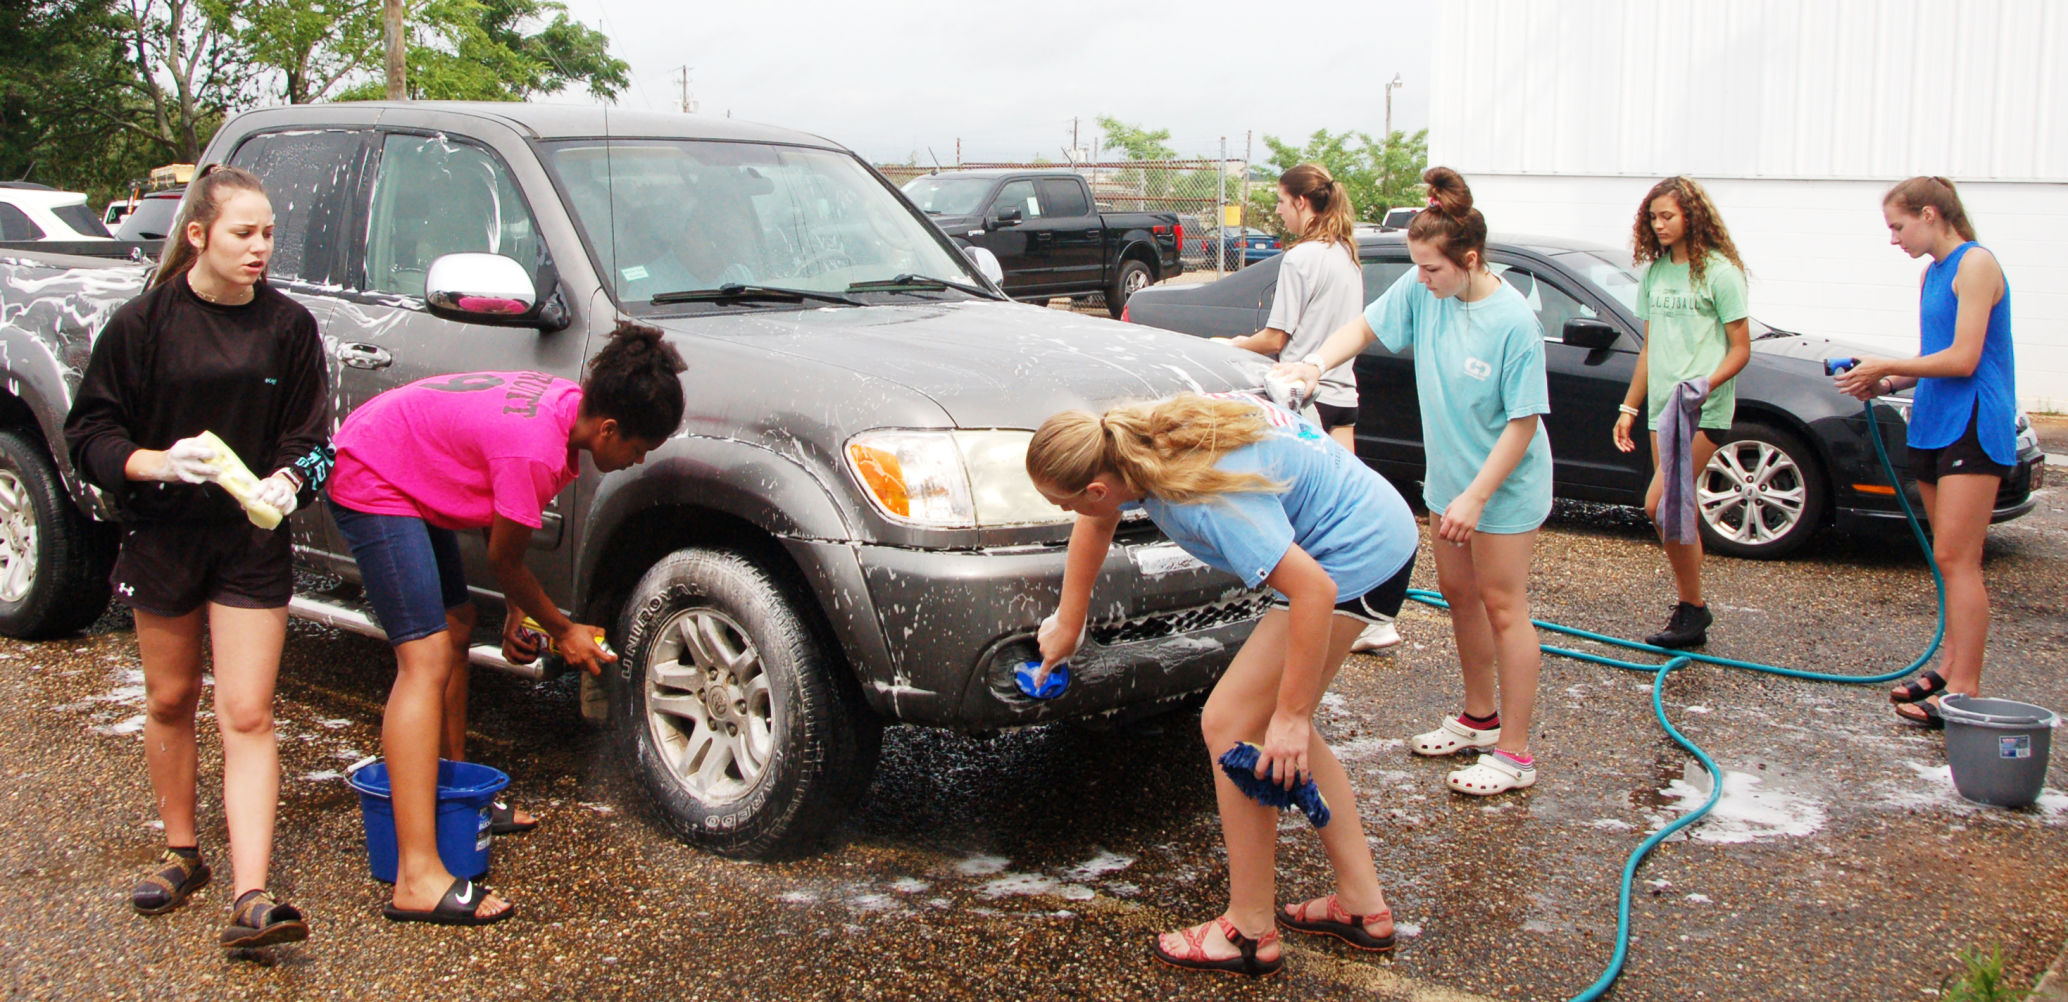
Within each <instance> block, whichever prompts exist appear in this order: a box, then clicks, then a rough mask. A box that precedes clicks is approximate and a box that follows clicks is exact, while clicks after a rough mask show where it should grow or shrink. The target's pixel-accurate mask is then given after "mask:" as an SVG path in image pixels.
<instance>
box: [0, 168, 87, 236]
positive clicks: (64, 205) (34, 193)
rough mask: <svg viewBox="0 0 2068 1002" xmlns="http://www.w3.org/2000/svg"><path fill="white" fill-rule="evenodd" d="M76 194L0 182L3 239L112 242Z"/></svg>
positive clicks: (84, 198) (0, 214) (0, 233)
mask: <svg viewBox="0 0 2068 1002" xmlns="http://www.w3.org/2000/svg"><path fill="white" fill-rule="evenodd" d="M112 239H114V236H113V235H112V234H110V233H109V232H108V228H107V227H106V226H103V225H101V221H100V217H99V216H97V215H95V214H94V211H93V209H91V208H89V207H88V206H87V204H86V196H85V195H82V194H80V193H79V192H76V191H58V190H57V189H55V188H50V187H47V186H44V185H40V184H30V183H27V182H23V181H9V182H0V240H112Z"/></svg>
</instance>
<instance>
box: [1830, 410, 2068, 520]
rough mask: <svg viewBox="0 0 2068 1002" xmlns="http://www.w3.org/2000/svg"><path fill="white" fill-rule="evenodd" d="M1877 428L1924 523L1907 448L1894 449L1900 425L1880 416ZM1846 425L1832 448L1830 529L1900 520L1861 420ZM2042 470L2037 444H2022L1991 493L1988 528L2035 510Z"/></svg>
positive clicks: (2026, 441) (1892, 417)
mask: <svg viewBox="0 0 2068 1002" xmlns="http://www.w3.org/2000/svg"><path fill="white" fill-rule="evenodd" d="M1884 410H1885V408H1884ZM1880 424H1881V427H1882V433H1883V435H1884V436H1885V438H1884V441H1886V442H1889V443H1891V445H1890V446H1889V462H1890V463H1892V464H1893V465H1894V466H1895V468H1896V475H1897V476H1898V477H1899V478H1900V480H1901V483H1902V490H1903V492H1904V494H1905V495H1906V496H1907V497H1908V498H1909V499H1910V505H1911V507H1913V508H1915V509H1917V514H1918V517H1919V518H1923V517H1924V508H1923V504H1924V499H1923V497H1922V496H1921V495H1919V494H1918V491H1917V481H1916V480H1914V479H1912V478H1911V476H1910V471H1909V460H1910V455H1909V449H1908V448H1906V447H1904V446H1903V445H1901V444H1895V443H1901V442H1902V441H1903V439H1904V431H1905V428H1904V425H1903V422H1902V420H1901V419H1900V418H1898V417H1896V416H1895V414H1894V412H1893V411H1889V412H1888V413H1886V414H1883V415H1881V418H1880ZM1846 425H1847V428H1848V430H1849V431H1850V432H1851V433H1852V434H1851V435H1849V436H1847V437H1846V438H1845V439H1844V443H1843V446H1842V447H1839V448H1836V449H1834V451H1835V452H1836V453H1837V454H1836V455H1834V456H1833V457H1832V458H1833V462H1832V466H1831V468H1832V470H1833V474H1834V475H1833V478H1832V479H1833V484H1832V488H1833V492H1832V496H1833V509H1832V523H1833V525H1834V526H1835V527H1836V528H1838V529H1840V530H1844V531H1851V530H1857V529H1868V528H1874V527H1880V526H1886V525H1888V524H1889V523H1891V522H1901V521H1903V509H1902V507H1901V506H1899V505H1898V504H1897V503H1896V497H1895V494H1894V492H1892V491H1890V490H1889V489H1888V474H1887V472H1885V471H1884V470H1883V469H1882V468H1881V461H1880V458H1879V457H1877V456H1876V455H1875V453H1874V446H1873V443H1871V442H1870V441H1868V440H1867V438H1866V432H1867V423H1866V421H1865V420H1864V419H1862V418H1859V417H1853V418H1851V419H1849V420H1848V421H1847V422H1846ZM1827 441H1828V439H1827ZM2045 468H2046V454H2045V453H2044V452H2042V451H2041V450H2040V448H2039V445H2038V443H2037V441H2036V440H2031V439H2021V440H2020V442H2019V449H2018V458H2017V465H2016V466H2014V467H2012V469H2011V474H2010V476H2007V477H2005V478H2003V483H2002V485H2001V486H1999V487H1998V488H1997V490H1996V503H1995V504H1994V505H1993V506H1992V507H1991V511H1990V515H1989V521H1990V523H1991V524H1994V523H1997V522H2008V521H2010V520H2011V519H2014V518H2019V517H2022V516H2024V515H2025V514H2027V513H2029V512H2031V511H2032V509H2033V508H2035V507H2037V506H2038V501H2037V500H2036V499H2035V498H2034V497H2033V493H2032V492H2033V491H2035V490H2038V489H2040V487H2041V486H2043V483H2044V479H2045V475H2046V474H2045Z"/></svg>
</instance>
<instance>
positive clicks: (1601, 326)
mask: <svg viewBox="0 0 2068 1002" xmlns="http://www.w3.org/2000/svg"><path fill="white" fill-rule="evenodd" d="M1622 336H1623V333H1622V332H1621V331H1619V330H1617V329H1616V325H1614V324H1612V323H1609V322H1608V321H1606V320H1595V319H1593V318H1591V317H1574V318H1572V319H1571V320H1568V321H1566V322H1565V330H1564V331H1562V332H1560V340H1562V341H1564V342H1565V343H1566V344H1569V345H1572V346H1573V347H1575V348H1585V349H1587V350H1589V351H1595V350H1599V349H1602V348H1613V347H1615V345H1616V339H1617V338H1620V337H1622Z"/></svg>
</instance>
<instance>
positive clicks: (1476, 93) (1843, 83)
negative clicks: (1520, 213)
mask: <svg viewBox="0 0 2068 1002" xmlns="http://www.w3.org/2000/svg"><path fill="white" fill-rule="evenodd" d="M2064 7H2068V4H2063V3H2059V2H2053V0H1974V2H1968V3H1959V2H1955V0H1832V2H1824V3H1811V4H1799V3H1795V2H1791V0H1742V2H1735V3H1717V2H1714V0H1574V2H1570V3H1542V2H1538V3H1530V2H1526V0H1459V2H1454V3H1450V4H1447V5H1445V6H1444V8H1443V10H1442V13H1441V14H1440V15H1439V27H1438V32H1437V59H1436V61H1435V65H1436V80H1435V81H1434V87H1433V89H1432V100H1431V102H1430V152H1431V155H1432V156H1433V157H1435V158H1436V159H1437V160H1439V161H1441V162H1445V163H1449V164H1452V165H1454V166H1457V167H1458V168H1460V169H1462V170H1467V171H1479V172H1490V171H1498V172H1511V171H1513V172H1530V173H1569V174H1663V173H1673V172H1685V173H1690V174H1698V175H1702V176H1705V177H1784V178H1880V177H1901V176H1906V175H1909V174H1917V173H1933V174H1948V175H1950V176H1954V177H1960V178H1969V179H1977V180H1980V179H1988V180H2006V181H2024V180H2051V181H2060V180H2068V136H2064V135H2063V132H2064V126H2063V125H2062V123H2061V122H2060V121H2059V119H2060V117H2061V114H2059V113H2057V112H2060V113H2068V107H2064V100H2068V99H2064V97H2063V95H2064V93H2068V11H2064Z"/></svg>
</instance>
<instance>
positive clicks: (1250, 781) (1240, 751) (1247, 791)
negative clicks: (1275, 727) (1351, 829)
mask: <svg viewBox="0 0 2068 1002" xmlns="http://www.w3.org/2000/svg"><path fill="white" fill-rule="evenodd" d="M1263 754H1264V750H1263V749H1262V748H1258V747H1257V746H1256V745H1253V744H1250V743H1249V742H1247V741H1238V742H1236V743H1235V747H1233V748H1230V749H1228V751H1227V753H1226V754H1224V755H1222V756H1221V771H1222V772H1225V773H1227V774H1228V780H1229V781H1230V782H1232V783H1234V784H1235V788H1236V789H1238V790H1241V791H1242V795H1243V796H1245V797H1248V798H1249V799H1251V800H1254V801H1256V802H1257V803H1259V804H1262V805H1264V806H1265V807H1276V808H1278V809H1279V810H1281V811H1284V810H1290V809H1292V808H1295V807H1297V808H1299V809H1300V810H1301V811H1302V812H1304V813H1305V814H1306V815H1307V820H1309V821H1312V822H1314V827H1316V828H1326V827H1328V801H1327V800H1326V799H1324V798H1323V797H1322V796H1321V788H1320V787H1317V786H1315V785H1314V780H1313V779H1312V778H1311V777H1309V778H1306V779H1302V780H1300V781H1299V782H1297V783H1294V784H1293V788H1292V789H1290V790H1288V789H1286V788H1285V787H1283V786H1280V785H1278V784H1277V783H1273V782H1271V781H1270V780H1268V779H1258V778H1257V760H1258V759H1259V758H1262V757H1263Z"/></svg>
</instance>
